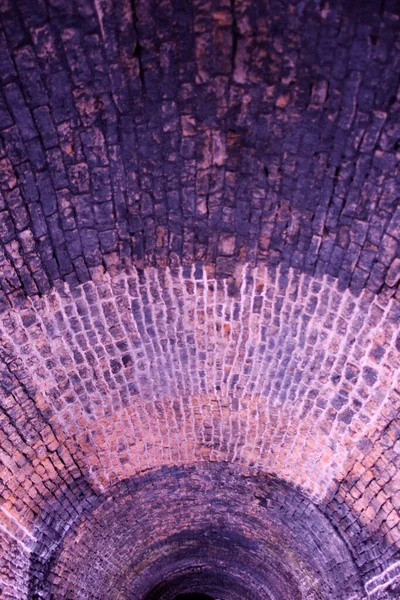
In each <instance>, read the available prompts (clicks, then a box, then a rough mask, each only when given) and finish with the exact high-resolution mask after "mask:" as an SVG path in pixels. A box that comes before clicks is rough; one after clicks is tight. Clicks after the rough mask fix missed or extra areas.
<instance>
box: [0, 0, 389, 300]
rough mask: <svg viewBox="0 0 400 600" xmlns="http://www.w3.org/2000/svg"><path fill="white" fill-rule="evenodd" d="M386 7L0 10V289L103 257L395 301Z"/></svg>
mask: <svg viewBox="0 0 400 600" xmlns="http://www.w3.org/2000/svg"><path fill="white" fill-rule="evenodd" d="M181 4H182V6H181ZM394 4H396V2H390V1H385V2H378V1H373V0H370V1H363V2H361V0H356V1H355V2H351V3H345V2H343V6H342V3H339V2H332V3H330V4H326V6H324V7H323V6H319V3H318V2H316V1H308V2H293V3H291V2H287V1H279V0H272V1H271V3H268V2H266V1H264V0H262V1H259V2H255V3H254V2H250V1H248V0H240V2H239V1H238V2H235V3H231V2H229V1H228V0H212V1H211V0H191V1H190V2H187V3H177V4H176V3H174V2H172V0H162V1H159V0H139V1H135V2H134V3H133V5H132V4H131V2H130V0H119V1H118V2H117V1H112V0H96V2H92V1H91V0H76V2H73V1H72V0H64V1H61V0H57V1H55V0H54V1H53V0H49V1H48V2H45V1H44V0H40V1H38V2H36V3H35V6H34V7H33V6H30V3H29V2H28V1H27V0H16V1H15V0H3V2H2V3H1V8H0V24H1V25H0V26H1V29H0V44H1V56H2V58H1V64H0V81H1V83H2V90H1V95H0V233H1V240H2V243H1V245H0V264H1V266H2V278H1V282H0V284H1V290H2V291H3V294H5V296H8V295H9V294H12V293H15V294H18V293H24V294H26V295H31V294H35V293H40V294H45V293H47V291H48V289H49V287H51V286H52V285H53V284H54V282H56V281H59V280H68V281H70V282H73V281H78V282H85V281H87V280H89V279H90V278H91V276H92V275H91V273H92V270H93V268H95V267H97V266H99V265H101V264H104V263H106V264H108V261H110V260H114V259H115V256H117V257H118V259H119V260H120V261H121V263H123V262H127V263H128V264H130V263H131V262H132V261H134V262H135V264H136V265H137V266H142V267H144V266H145V265H148V266H159V267H165V266H168V265H169V266H174V265H176V264H185V265H186V264H191V263H192V262H193V261H195V260H201V261H203V262H205V263H208V264H213V265H215V266H216V270H217V273H218V275H219V276H221V277H223V276H229V275H231V274H232V271H233V269H234V265H235V263H236V262H237V261H240V262H248V263H250V264H252V265H255V264H259V263H266V264H268V265H275V266H276V265H277V264H279V263H284V264H286V265H288V266H292V267H295V268H298V269H300V270H303V271H305V272H306V273H308V274H310V275H316V276H321V275H323V274H324V273H326V274H329V275H331V276H333V277H337V278H338V279H339V282H340V286H341V288H342V289H345V288H347V287H350V289H351V290H352V291H353V292H354V293H355V294H359V293H360V292H361V290H362V289H363V288H365V287H366V288H367V289H369V290H371V291H373V292H378V291H381V290H382V289H389V290H390V291H391V292H392V293H395V290H396V289H397V286H398V281H399V278H400V255H399V249H398V240H397V232H398V230H399V224H400V208H399V203H398V197H397V192H396V190H397V189H398V187H399V169H398V159H399V152H400V149H399V140H400V125H399V117H400V101H399V99H398V96H397V93H398V84H399V73H400V64H399V63H400V58H399V57H400V51H399V46H400V39H399V17H398V13H397V12H396V10H395V7H394V6H393V5H394ZM347 5H349V6H347ZM350 5H351V6H350ZM353 5H354V6H353ZM3 300H4V301H6V298H5V297H4V296H3Z"/></svg>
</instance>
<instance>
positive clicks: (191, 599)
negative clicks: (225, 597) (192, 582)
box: [174, 592, 215, 600]
mask: <svg viewBox="0 0 400 600" xmlns="http://www.w3.org/2000/svg"><path fill="white" fill-rule="evenodd" d="M174 600H215V598H213V597H212V596H208V594H198V593H196V592H194V593H190V594H178V596H175V598H174Z"/></svg>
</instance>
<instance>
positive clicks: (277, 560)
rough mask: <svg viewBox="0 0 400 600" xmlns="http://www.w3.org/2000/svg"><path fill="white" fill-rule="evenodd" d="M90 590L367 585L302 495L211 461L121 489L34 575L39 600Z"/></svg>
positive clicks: (250, 592) (338, 594)
mask: <svg viewBox="0 0 400 600" xmlns="http://www.w3.org/2000/svg"><path fill="white" fill-rule="evenodd" d="M43 572H44V573H45V574H46V576H45V578H44V579H43ZM339 573H340V575H339ZM221 583H222V586H221ZM87 589H90V594H91V597H92V598H103V597H104V596H106V597H107V598H126V597H132V598H142V597H146V598H173V597H175V595H176V594H177V593H179V592H182V591H183V592H186V593H188V592H190V591H196V590H197V591H198V590H199V589H202V590H203V592H205V593H210V594H216V595H217V597H220V595H222V597H225V598H228V597H234V598H236V597H237V598H240V597H241V598H268V599H269V598H271V599H272V598H278V597H280V596H281V595H282V594H285V595H288V596H290V598H293V599H297V598H302V597H304V596H306V597H309V598H320V597H329V598H354V597H357V594H360V592H361V582H360V580H359V576H358V572H357V568H356V566H355V564H354V563H353V561H352V558H351V556H350V553H349V552H348V550H347V548H346V546H345V544H344V542H343V541H342V540H341V539H340V537H339V536H338V534H337V533H336V532H335V531H334V529H333V528H332V526H331V525H330V524H329V522H328V521H327V519H326V518H325V517H324V516H323V515H322V513H321V512H320V511H319V510H318V509H317V508H315V507H314V506H313V504H312V503H311V502H310V501H307V499H306V498H305V497H304V496H303V495H302V494H301V493H300V492H298V491H296V490H295V489H294V488H292V487H291V486H288V485H287V484H285V483H283V482H281V481H279V480H278V479H276V478H269V477H265V476H263V475H262V474H258V475H257V474H256V473H254V472H252V470H249V469H243V468H240V467H239V466H238V465H232V464H231V465H229V464H226V463H221V462H220V463H209V462H203V463H197V464H196V465H192V466H186V467H170V468H165V467H164V468H162V469H161V470H157V471H153V472H150V473H148V474H145V475H143V476H142V477H139V478H134V479H133V480H125V481H124V482H123V484H122V485H118V484H117V485H116V486H114V487H113V488H111V489H110V490H109V491H108V492H107V493H106V494H105V495H104V496H103V497H98V498H97V499H96V500H95V501H94V502H93V504H92V506H90V507H89V508H88V509H87V510H85V511H84V512H83V514H82V518H81V521H80V522H78V523H77V524H76V526H74V527H73V528H71V530H70V532H68V533H67V535H66V537H65V540H64V542H63V544H62V546H61V547H60V548H59V550H58V551H57V553H56V555H55V556H53V558H52V560H51V561H50V564H49V565H48V567H47V569H43V567H42V565H41V566H40V568H39V569H37V570H35V569H33V570H32V578H31V593H32V595H33V597H40V598H48V597H51V598H55V599H56V598H69V599H71V600H73V599H74V598H80V597H81V596H82V594H83V595H84V594H85V593H87V592H86V590H87ZM35 594H37V596H36V595H35ZM227 594H228V595H227ZM240 594H241V595H240Z"/></svg>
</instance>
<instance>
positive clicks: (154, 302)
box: [1, 263, 400, 581]
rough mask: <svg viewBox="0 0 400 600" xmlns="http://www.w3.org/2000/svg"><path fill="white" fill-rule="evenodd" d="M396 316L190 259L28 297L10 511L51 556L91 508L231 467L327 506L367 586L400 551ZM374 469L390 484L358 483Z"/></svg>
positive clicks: (328, 289) (9, 445) (18, 328)
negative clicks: (161, 479) (220, 464)
mask: <svg viewBox="0 0 400 600" xmlns="http://www.w3.org/2000/svg"><path fill="white" fill-rule="evenodd" d="M398 310H399V306H398V303H397V301H395V300H393V299H387V298H385V297H384V296H382V295H381V296H379V297H374V296H373V295H372V294H369V293H368V292H365V293H364V294H363V295H361V296H360V297H359V298H355V297H354V296H353V295H352V294H351V293H350V292H346V293H343V292H341V291H340V290H339V288H338V287H337V285H336V284H335V280H334V279H333V278H330V277H326V278H325V279H324V280H322V281H320V282H317V281H315V280H313V279H312V278H310V277H309V276H308V275H304V274H301V273H300V272H298V271H293V270H291V271H289V272H285V270H284V269H283V268H279V269H277V270H267V269H265V268H261V267H260V268H257V269H253V268H251V267H249V266H241V267H238V268H237V270H236V278H235V279H233V278H232V279H231V280H222V281H221V280H217V279H215V278H214V277H213V275H212V274H210V275H207V270H206V269H205V268H203V267H202V265H200V264H198V263H197V264H196V265H193V266H192V267H187V268H179V269H176V270H174V271H171V270H169V269H167V270H162V271H160V270H156V269H153V270H148V269H147V270H145V271H137V270H131V271H130V272H128V273H118V271H116V274H115V275H114V276H110V274H108V273H101V272H100V271H99V272H98V274H97V276H96V278H95V280H94V281H92V282H87V283H85V284H83V285H81V286H79V287H75V288H72V289H70V288H68V286H66V285H64V286H62V287H60V288H59V289H58V290H57V291H53V292H52V293H51V294H49V295H48V296H47V297H46V298H42V299H37V300H25V301H24V303H23V304H19V305H18V310H17V311H14V312H13V313H10V314H8V315H6V316H4V317H3V319H2V322H1V335H2V338H3V340H4V351H3V352H4V367H5V369H4V375H3V389H4V400H3V405H4V406H5V407H6V409H7V412H6V413H5V415H4V418H3V424H2V429H3V431H4V432H5V433H6V434H7V437H8V440H7V441H6V442H5V445H4V448H3V452H4V453H5V456H6V462H5V464H6V467H7V470H6V474H7V475H6V482H8V483H7V485H6V487H5V488H4V493H5V499H6V502H5V504H4V505H3V507H4V509H5V510H6V511H7V513H8V514H10V515H11V517H12V518H14V519H15V520H17V521H18V522H19V523H21V524H22V525H23V527H24V528H27V529H28V530H29V531H30V532H31V535H32V536H33V538H34V539H35V540H36V542H37V545H36V551H37V552H39V554H40V555H42V556H43V557H44V558H45V557H49V552H50V553H51V550H52V548H53V547H54V544H57V543H59V542H56V540H60V538H62V537H63V532H64V531H65V530H66V529H68V528H69V527H70V526H71V523H73V522H75V521H77V520H79V518H80V516H81V511H82V508H81V505H80V503H79V502H78V500H79V499H80V498H82V497H87V496H88V495H89V496H90V497H91V496H92V495H93V494H99V493H101V492H103V491H104V490H105V489H107V488H108V487H109V486H110V485H113V484H117V483H118V482H119V481H123V480H126V479H128V478H131V477H133V476H135V475H137V474H138V473H140V472H143V471H146V470H147V469H155V468H160V467H162V465H165V464H170V465H174V464H186V463H197V462H199V461H204V460H206V461H209V460H211V461H224V462H225V461H227V462H238V463H241V464H242V465H245V466H248V467H250V468H253V469H256V470H259V471H264V472H268V473H274V474H276V475H278V476H279V477H280V478H282V479H285V480H286V481H288V482H290V483H291V484H292V485H294V486H298V487H300V488H301V489H302V490H304V492H305V493H306V494H307V495H308V496H309V497H311V498H313V499H314V500H315V501H316V502H317V503H322V505H323V506H326V514H327V515H328V516H329V518H330V519H332V520H333V522H334V523H335V526H337V527H338V528H339V530H340V531H342V535H343V536H344V537H345V538H346V540H347V541H348V543H349V546H350V548H352V553H353V558H354V560H355V561H356V562H358V566H359V568H360V572H361V575H362V576H364V578H365V580H366V581H367V580H368V578H369V577H370V576H371V575H373V576H375V575H376V574H378V573H380V572H381V571H382V569H385V568H386V567H387V566H391V565H392V564H393V561H395V560H396V556H397V555H398V547H399V546H400V540H399V539H398V531H399V530H398V528H399V517H398V512H396V508H395V506H394V505H393V502H396V493H397V491H398V482H397V479H396V468H395V466H394V465H395V464H396V461H397V460H398V456H399V449H398V448H397V446H398V442H397V446H396V440H397V437H398V429H397V428H396V426H395V420H396V418H397V417H398V412H399V408H400V403H399V396H398V391H397V390H398V361H399V355H398V353H397V351H396V341H397V337H396V336H397V335H398V316H397V315H398ZM390 423H392V425H390ZM389 426H390V429H388V428H389ZM388 432H389V433H388ZM387 436H389V437H387ZM16 447H17V448H18V449H19V451H18V452H17V453H15V448H16ZM372 447H373V448H374V454H373V455H372V452H371V448H372ZM362 456H364V458H360V457H362ZM372 456H373V459H372ZM371 460H372V462H371V464H369V463H368V461H371ZM375 464H378V465H380V464H383V465H387V469H388V479H387V481H386V480H385V481H383V480H380V479H379V477H378V471H376V472H375V471H374V473H373V475H371V479H370V480H369V481H366V483H365V484H364V486H363V487H362V485H361V483H360V482H359V481H358V479H359V478H361V476H363V472H364V471H365V470H367V469H371V468H372V467H373V468H374V469H375V468H376V469H378V468H379V467H375V466H374V465H375ZM358 465H361V470H360V468H359V466H358ZM381 468H382V467H381ZM352 469H353V470H355V474H354V475H352ZM357 469H358V470H357ZM350 480H351V481H352V482H353V483H354V484H355V485H356V489H357V490H358V491H359V497H358V496H357V495H356V497H354V495H355V493H354V489H353V487H352V485H353V484H351V485H350V484H348V481H350ZM372 480H374V485H373V486H372V485H371V482H372ZM336 481H338V482H339V483H340V487H339V490H338V491H337V492H335V489H336V488H335V486H336V483H335V482H336ZM32 483H33V484H34V485H32ZM385 485H386V487H385ZM343 490H345V494H343ZM371 494H372V496H371ZM392 497H393V500H392ZM338 502H339V504H340V505H341V508H340V510H339V518H338V517H337V514H336V513H337V509H336V504H337V503H338ZM379 502H383V504H384V512H382V510H381V507H380V506H378V504H379ZM377 503H378V504H377ZM375 504H376V506H375ZM374 506H375V508H374ZM38 509H40V514H41V517H42V519H44V522H47V523H48V527H47V528H45V529H44V530H43V527H42V526H41V525H40V519H39V520H38V518H37V517H36V515H37V510H38ZM324 510H325V509H324ZM343 510H344V512H343ZM377 515H378V516H377ZM52 540H55V541H54V542H53V541H52ZM371 548H373V549H372V550H371ZM38 549H39V550H38Z"/></svg>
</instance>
